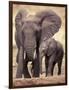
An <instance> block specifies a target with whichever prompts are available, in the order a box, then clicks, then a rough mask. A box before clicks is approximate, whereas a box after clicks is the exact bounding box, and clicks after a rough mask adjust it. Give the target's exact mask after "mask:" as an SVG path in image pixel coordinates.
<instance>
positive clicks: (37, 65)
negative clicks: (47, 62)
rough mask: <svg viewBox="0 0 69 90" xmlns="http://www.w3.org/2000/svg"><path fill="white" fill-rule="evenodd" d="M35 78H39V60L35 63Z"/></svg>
mask: <svg viewBox="0 0 69 90" xmlns="http://www.w3.org/2000/svg"><path fill="white" fill-rule="evenodd" d="M33 77H39V61H38V60H37V59H36V60H34V63H33Z"/></svg>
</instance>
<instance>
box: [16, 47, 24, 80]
mask: <svg viewBox="0 0 69 90" xmlns="http://www.w3.org/2000/svg"><path fill="white" fill-rule="evenodd" d="M23 57H24V56H23V48H22V47H20V49H19V55H18V66H17V72H16V78H22V73H23Z"/></svg>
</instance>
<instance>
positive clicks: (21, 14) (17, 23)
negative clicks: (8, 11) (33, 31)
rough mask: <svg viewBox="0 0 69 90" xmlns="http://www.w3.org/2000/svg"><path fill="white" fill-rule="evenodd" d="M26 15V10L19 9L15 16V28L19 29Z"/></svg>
mask: <svg viewBox="0 0 69 90" xmlns="http://www.w3.org/2000/svg"><path fill="white" fill-rule="evenodd" d="M26 17H27V11H26V10H20V11H19V12H18V13H17V15H16V17H15V27H16V30H20V29H21V27H22V25H23V23H24V20H25V18H26Z"/></svg>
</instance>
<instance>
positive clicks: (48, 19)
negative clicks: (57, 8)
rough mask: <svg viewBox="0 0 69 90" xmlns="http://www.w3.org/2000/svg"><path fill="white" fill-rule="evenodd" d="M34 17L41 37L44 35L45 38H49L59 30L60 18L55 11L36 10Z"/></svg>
mask: <svg viewBox="0 0 69 90" xmlns="http://www.w3.org/2000/svg"><path fill="white" fill-rule="evenodd" d="M36 17H37V22H38V23H39V24H40V26H41V30H42V34H43V36H42V37H41V38H44V37H45V38H46V39H49V38H50V37H52V36H53V35H54V34H55V33H57V32H58V31H59V28H60V27H61V19H60V17H59V16H58V15H57V14H56V13H55V12H53V11H51V10H49V11H42V12H38V13H37V14H36Z"/></svg>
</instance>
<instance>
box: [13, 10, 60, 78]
mask: <svg viewBox="0 0 69 90" xmlns="http://www.w3.org/2000/svg"><path fill="white" fill-rule="evenodd" d="M32 17H33V18H32V19H31V18H29V16H27V12H26V11H24V10H23V11H19V12H18V13H17V15H16V17H15V26H16V33H15V40H16V44H17V48H18V53H17V62H18V67H17V73H16V77H17V78H21V77H22V74H24V77H26V78H30V75H29V72H28V68H27V64H28V61H30V60H31V61H33V68H34V69H33V72H34V74H33V76H35V77H38V76H39V45H40V43H41V42H42V41H43V40H44V39H46V40H47V39H49V38H50V37H52V36H53V35H54V34H55V33H56V32H58V31H59V28H60V26H61V19H60V17H59V16H58V15H56V14H55V13H54V12H53V11H42V12H38V13H37V14H36V15H35V16H32ZM35 50H36V56H35V57H34V58H33V55H34V51H35ZM24 53H25V54H26V57H25V58H24Z"/></svg>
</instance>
